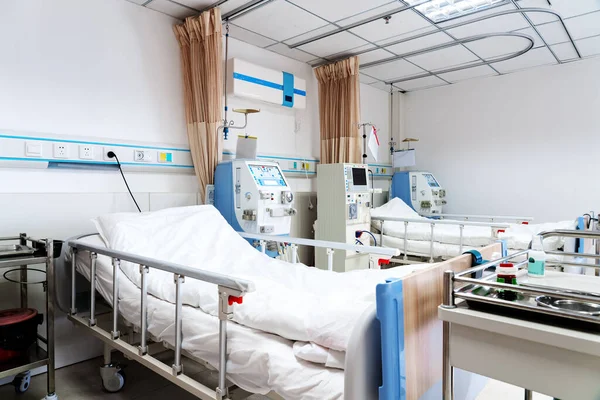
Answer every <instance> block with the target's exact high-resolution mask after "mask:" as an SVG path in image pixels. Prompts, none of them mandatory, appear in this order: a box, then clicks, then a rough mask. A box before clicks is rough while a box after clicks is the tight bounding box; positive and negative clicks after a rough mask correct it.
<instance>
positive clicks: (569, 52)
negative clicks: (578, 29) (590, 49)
mask: <svg viewBox="0 0 600 400" xmlns="http://www.w3.org/2000/svg"><path fill="white" fill-rule="evenodd" d="M550 48H551V49H552V51H553V52H554V54H556V56H557V57H558V58H559V59H560V60H561V61H569V60H575V59H577V58H578V57H577V53H576V52H575V48H574V47H573V45H572V44H571V42H568V43H560V44H555V45H552V46H550Z"/></svg>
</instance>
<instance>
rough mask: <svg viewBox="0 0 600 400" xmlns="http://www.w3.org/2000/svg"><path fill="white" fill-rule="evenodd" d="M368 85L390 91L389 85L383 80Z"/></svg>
mask: <svg viewBox="0 0 600 400" xmlns="http://www.w3.org/2000/svg"><path fill="white" fill-rule="evenodd" d="M369 86H372V87H374V88H375V89H379V90H383V91H384V92H388V93H389V92H390V85H386V84H385V83H384V82H380V81H377V82H375V83H372V84H370V85H369Z"/></svg>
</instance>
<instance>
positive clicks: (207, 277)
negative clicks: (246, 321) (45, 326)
mask: <svg viewBox="0 0 600 400" xmlns="http://www.w3.org/2000/svg"><path fill="white" fill-rule="evenodd" d="M67 245H68V246H69V247H70V248H71V251H72V257H71V310H70V315H71V316H75V315H76V314H77V309H76V307H75V294H76V284H75V281H76V279H75V278H76V264H77V255H78V252H80V251H87V252H89V254H90V263H91V268H90V290H91V294H90V317H89V320H88V325H89V327H95V326H96V314H95V313H96V260H97V258H98V254H102V255H105V256H107V257H111V258H112V264H113V290H112V310H113V318H112V331H111V332H110V337H111V338H112V340H113V341H114V342H117V341H118V340H119V337H120V333H119V330H118V325H117V324H118V317H119V275H120V265H121V261H129V262H132V263H135V264H139V266H140V269H139V271H140V280H141V299H140V300H141V302H140V304H141V305H140V307H141V313H140V315H141V316H140V327H141V342H140V346H139V348H138V349H139V356H140V357H144V356H146V355H147V353H148V344H147V327H148V321H147V315H148V286H147V279H146V277H147V274H148V272H149V271H150V269H157V270H160V271H166V272H170V273H173V276H174V284H175V318H174V319H175V324H174V329H175V346H174V352H175V356H174V362H173V365H172V374H173V375H175V376H178V375H180V374H181V373H182V372H183V366H182V361H181V351H182V349H181V348H182V342H183V334H182V324H183V313H182V307H183V304H182V293H181V291H182V284H183V283H184V282H185V278H186V277H188V278H192V279H198V280H201V281H204V282H208V283H213V284H215V285H217V290H218V294H219V384H218V387H217V389H216V390H215V392H214V394H215V395H214V397H215V398H216V399H222V398H224V397H225V396H226V393H227V388H226V386H225V377H226V363H227V321H228V320H229V319H231V318H232V317H233V304H234V303H236V302H237V303H240V302H241V301H242V298H243V296H244V295H245V294H246V293H249V292H252V291H254V289H255V287H254V284H253V283H252V282H250V281H247V280H244V279H239V278H233V277H230V276H227V275H223V274H218V273H214V272H209V271H203V270H200V269H194V268H190V267H187V266H184V265H180V264H176V263H171V262H167V261H162V260H157V259H153V258H149V257H144V256H140V255H137V254H131V253H126V252H123V251H117V250H111V249H108V248H105V247H99V246H94V245H91V244H88V243H84V242H81V241H79V240H72V241H69V242H67ZM117 347H118V346H117Z"/></svg>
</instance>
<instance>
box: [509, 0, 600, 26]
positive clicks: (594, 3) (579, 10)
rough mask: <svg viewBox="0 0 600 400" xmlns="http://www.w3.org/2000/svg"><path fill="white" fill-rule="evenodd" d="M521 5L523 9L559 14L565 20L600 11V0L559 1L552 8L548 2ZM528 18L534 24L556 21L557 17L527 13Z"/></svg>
mask: <svg viewBox="0 0 600 400" xmlns="http://www.w3.org/2000/svg"><path fill="white" fill-rule="evenodd" d="M519 5H520V6H521V7H522V8H530V7H537V8H547V9H550V10H553V11H556V12H558V13H559V14H560V15H561V16H562V17H563V18H570V17H574V16H576V15H581V14H585V13H589V12H592V11H596V10H600V1H598V0H559V1H553V2H552V7H550V6H548V2H547V1H546V0H520V1H519ZM527 16H528V17H529V18H530V19H531V20H532V21H533V23H534V24H542V23H546V22H554V21H556V17H555V16H554V15H552V14H547V13H527Z"/></svg>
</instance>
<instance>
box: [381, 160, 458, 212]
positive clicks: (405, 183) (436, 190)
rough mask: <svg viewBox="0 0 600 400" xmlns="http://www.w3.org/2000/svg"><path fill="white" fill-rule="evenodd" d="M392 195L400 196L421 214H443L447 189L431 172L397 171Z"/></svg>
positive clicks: (393, 179)
mask: <svg viewBox="0 0 600 400" xmlns="http://www.w3.org/2000/svg"><path fill="white" fill-rule="evenodd" d="M392 197H399V198H400V199H402V200H403V201H404V202H405V203H406V204H408V205H409V206H411V207H412V208H413V209H414V210H415V211H417V212H418V213H419V214H423V215H431V214H442V212H443V207H444V205H446V203H447V201H446V199H445V197H446V190H445V189H444V188H442V187H441V185H440V184H439V182H438V180H437V179H436V178H435V176H434V175H433V174H432V173H430V172H418V171H410V172H397V173H395V174H394V177H393V178H392Z"/></svg>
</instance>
